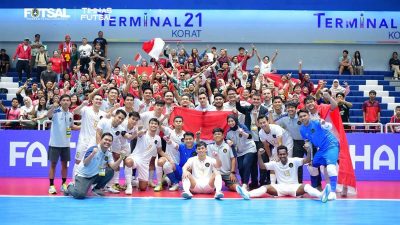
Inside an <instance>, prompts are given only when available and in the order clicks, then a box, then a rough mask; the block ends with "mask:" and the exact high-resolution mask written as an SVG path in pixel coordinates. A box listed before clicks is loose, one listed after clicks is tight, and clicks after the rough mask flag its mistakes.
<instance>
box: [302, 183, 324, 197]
mask: <svg viewBox="0 0 400 225" xmlns="http://www.w3.org/2000/svg"><path fill="white" fill-rule="evenodd" d="M304 191H305V192H306V193H308V194H309V195H311V196H313V197H317V198H320V197H321V195H322V193H321V192H320V191H318V190H317V189H315V188H313V187H311V185H309V184H306V185H304Z"/></svg>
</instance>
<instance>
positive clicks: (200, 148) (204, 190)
mask: <svg viewBox="0 0 400 225" xmlns="http://www.w3.org/2000/svg"><path fill="white" fill-rule="evenodd" d="M196 152H197V156H195V157H192V158H189V160H188V161H187V162H186V164H185V165H184V166H183V168H182V170H183V175H182V184H183V193H182V197H183V198H186V199H190V198H192V197H193V194H192V192H193V193H195V194H209V193H213V192H214V190H215V195H214V198H215V199H221V198H223V197H224V194H223V193H222V192H221V188H222V178H221V174H220V173H219V172H218V171H217V169H218V168H220V167H221V165H222V163H221V160H220V159H219V156H218V154H217V153H216V152H213V154H212V155H213V158H211V157H209V156H207V144H206V143H205V142H203V141H200V142H199V143H197V149H196ZM190 171H191V172H190Z"/></svg>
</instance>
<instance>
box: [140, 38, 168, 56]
mask: <svg viewBox="0 0 400 225" xmlns="http://www.w3.org/2000/svg"><path fill="white" fill-rule="evenodd" d="M164 45H165V42H164V41H163V40H162V39H161V38H154V39H151V40H150V41H146V42H144V43H143V46H142V49H143V51H145V52H146V53H147V54H149V56H151V57H152V58H155V59H156V60H158V57H159V56H160V53H161V52H162V50H163V49H164Z"/></svg>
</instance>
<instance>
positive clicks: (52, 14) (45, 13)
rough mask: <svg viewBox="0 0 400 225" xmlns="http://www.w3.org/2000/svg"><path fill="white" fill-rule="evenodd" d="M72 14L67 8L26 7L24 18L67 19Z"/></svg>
mask: <svg viewBox="0 0 400 225" xmlns="http://www.w3.org/2000/svg"><path fill="white" fill-rule="evenodd" d="M70 17H71V16H70V15H68V14H67V9H61V8H56V9H54V8H25V9H24V18H25V19H28V20H67V19H69V18H70Z"/></svg>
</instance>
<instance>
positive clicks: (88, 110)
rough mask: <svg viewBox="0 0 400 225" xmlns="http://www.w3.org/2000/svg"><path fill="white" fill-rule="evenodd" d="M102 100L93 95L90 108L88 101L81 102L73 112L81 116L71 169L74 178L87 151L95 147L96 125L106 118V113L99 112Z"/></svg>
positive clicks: (97, 95)
mask: <svg viewBox="0 0 400 225" xmlns="http://www.w3.org/2000/svg"><path fill="white" fill-rule="evenodd" d="M102 100H103V98H102V97H101V95H100V94H95V95H94V96H93V99H92V103H93V105H92V106H88V104H89V102H88V101H83V103H82V104H81V105H80V106H79V107H77V108H76V109H75V110H74V112H73V113H74V114H77V115H81V131H80V132H79V138H78V146H77V148H76V154H75V165H74V169H73V177H74V178H75V175H76V168H77V167H78V165H79V163H80V162H81V160H82V159H83V157H84V156H85V154H86V151H87V149H88V148H90V147H92V146H95V145H96V128H97V124H98V123H99V121H100V120H101V119H102V118H105V117H106V113H105V112H104V111H102V110H100V107H101V104H102Z"/></svg>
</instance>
